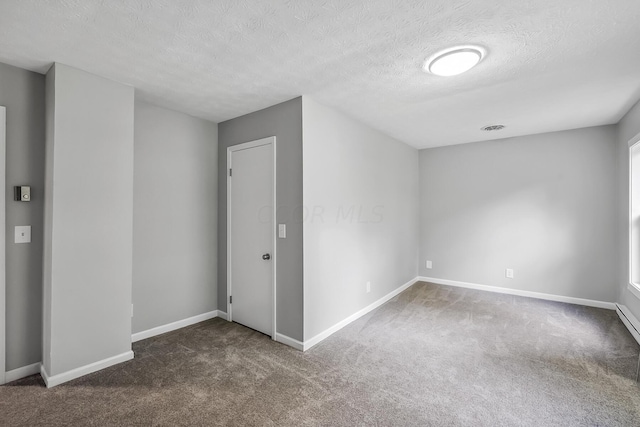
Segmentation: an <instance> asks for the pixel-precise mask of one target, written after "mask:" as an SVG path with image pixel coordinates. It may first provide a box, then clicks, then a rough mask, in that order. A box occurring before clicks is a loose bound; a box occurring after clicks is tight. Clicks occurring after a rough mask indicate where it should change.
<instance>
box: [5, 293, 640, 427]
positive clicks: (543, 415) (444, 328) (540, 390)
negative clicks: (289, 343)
mask: <svg viewBox="0 0 640 427" xmlns="http://www.w3.org/2000/svg"><path fill="white" fill-rule="evenodd" d="M134 351H135V353H136V357H135V359H134V360H132V361H130V362H126V363H123V364H120V365H118V366H114V367H111V368H109V369H106V370H104V371H101V372H97V373H95V374H92V375H88V376H86V377H83V378H80V379H78V380H75V381H72V382H69V383H67V384H64V385H61V386H58V387H55V388H53V389H46V388H44V386H43V383H42V380H41V379H40V377H39V376H32V377H29V378H25V379H23V380H20V381H17V382H14V383H11V384H9V385H7V386H4V387H0V424H1V425H11V426H36V425H48V426H49V425H98V426H103V425H112V426H123V425H167V426H169V425H171V426H173V425H194V426H200V425H202V426H204V425H237V426H246V425H266V426H288V425H291V426H299V425H326V426H338V425H361V426H364V425H366V426H376V425H377V426H407V425H417V426H430V425H434V426H449V425H451V426H457V425H461V426H501V425H505V426H547V425H548V426H574V425H580V426H596V425H597V426H638V425H640V387H638V385H637V384H636V383H635V368H636V362H637V358H638V345H637V344H636V343H635V341H634V340H633V338H632V337H631V336H630V335H629V333H628V332H627V330H626V329H625V327H624V325H623V324H622V323H621V322H620V321H619V319H618V318H617V315H616V313H615V312H614V311H609V310H602V309H595V308H587V307H581V306H576V305H570V304H563V303H554V302H548V301H540V300H534V299H529V298H522V297H514V296H509V295H500V294H493V293H485V292H480V291H473V290H466V289H458V288H452V287H447V286H439V285H434V284H429V283H418V284H416V285H414V286H413V287H411V288H410V289H408V290H407V291H405V292H403V293H402V294H401V295H399V296H398V297H396V298H395V299H393V300H392V301H390V302H389V303H387V304H385V305H384V306H382V307H381V308H379V309H378V310H375V311H374V312H372V313H369V314H368V315H366V316H364V317H362V318H361V319H359V320H358V321H356V322H354V323H353V324H351V325H349V326H348V327H346V328H344V329H342V330H341V331H339V332H338V333H336V334H334V335H333V336H331V337H330V338H329V339H327V340H326V341H324V342H322V343H320V344H319V345H317V346H316V347H314V348H312V349H311V350H309V351H308V352H306V353H302V352H299V351H296V350H293V349H290V348H288V347H286V346H284V345H281V344H278V343H275V342H273V341H271V340H270V339H269V338H268V337H266V336H264V335H262V334H260V333H257V332H254V331H252V330H250V329H247V328H244V327H242V326H239V325H237V324H233V323H228V322H226V321H223V320H221V319H213V320H211V321H207V322H203V323H200V324H198V325H194V326H192V327H188V328H185V329H182V330H179V331H175V332H172V333H169V334H165V335H162V336H158V337H155V338H151V339H148V340H145V341H141V342H138V343H136V344H134Z"/></svg>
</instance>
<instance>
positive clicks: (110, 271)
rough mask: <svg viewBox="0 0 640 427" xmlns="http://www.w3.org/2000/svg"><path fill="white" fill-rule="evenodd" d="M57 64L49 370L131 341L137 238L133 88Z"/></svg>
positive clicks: (105, 354)
mask: <svg viewBox="0 0 640 427" xmlns="http://www.w3.org/2000/svg"><path fill="white" fill-rule="evenodd" d="M54 67H55V68H54V71H50V73H52V72H55V74H51V75H50V76H49V78H48V79H47V84H48V85H50V84H52V85H54V87H53V95H54V99H53V100H51V99H50V98H49V99H47V103H48V105H47V106H48V107H51V106H53V109H54V110H53V111H49V112H48V113H47V120H48V121H49V123H48V126H47V136H46V144H47V169H46V182H47V188H48V194H47V199H46V204H45V217H46V221H45V231H44V239H45V245H46V246H47V248H48V249H47V251H46V256H45V274H44V289H45V293H46V296H45V305H46V307H45V316H44V319H43V321H44V328H43V329H44V331H43V335H44V346H45V347H44V348H43V353H44V354H45V355H47V357H45V359H44V369H45V371H46V372H47V374H48V375H50V376H55V375H58V374H62V373H65V372H68V371H70V370H73V369H75V368H79V367H83V366H86V365H89V364H91V363H94V362H98V361H101V360H104V359H107V358H109V357H113V356H117V355H121V354H124V353H127V352H128V351H130V350H131V291H132V289H131V280H132V240H133V133H134V132H133V114H134V110H133V108H134V104H133V103H134V91H133V88H132V87H129V86H124V85H121V84H119V83H116V82H113V81H110V80H106V79H103V78H101V77H98V76H94V75H91V74H89V73H86V72H83V71H80V70H77V69H74V68H71V67H67V66H64V65H61V64H55V65H54ZM48 89H51V86H49V88H48ZM51 94H52V93H51V92H50V91H47V95H48V96H50V95H51ZM51 104H53V105H51ZM51 120H53V124H51V122H50V121H51ZM51 154H52V155H53V156H50V155H51ZM49 355H50V358H49Z"/></svg>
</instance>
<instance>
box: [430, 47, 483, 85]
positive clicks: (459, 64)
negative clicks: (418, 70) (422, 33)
mask: <svg viewBox="0 0 640 427" xmlns="http://www.w3.org/2000/svg"><path fill="white" fill-rule="evenodd" d="M483 57H484V50H483V49H481V48H479V47H475V46H460V47H454V48H451V49H447V50H444V51H442V52H438V53H437V54H435V55H433V56H432V57H430V58H429V59H428V60H427V61H426V63H425V66H424V69H425V70H426V71H429V72H430V73H431V74H435V75H437V76H444V77H449V76H456V75H458V74H462V73H464V72H465V71H469V70H470V69H472V68H473V67H475V66H476V65H478V62H480V61H481V60H482V58H483Z"/></svg>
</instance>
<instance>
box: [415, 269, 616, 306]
mask: <svg viewBox="0 0 640 427" xmlns="http://www.w3.org/2000/svg"><path fill="white" fill-rule="evenodd" d="M418 279H419V280H420V281H421V282H430V283H436V284H438V285H449V286H456V287H459V288H468V289H477V290H480V291H488V292H496V293H499V294H509V295H518V296H521V297H529V298H537V299H544V300H548V301H557V302H566V303H569V304H577V305H585V306H588V307H597V308H606V309H608V310H615V309H616V304H615V303H613V302H605V301H596V300H591V299H584V298H574V297H565V296H562V295H553V294H545V293H542V292H532V291H522V290H519V289H509V288H501V287H498V286H489V285H479V284H477V283H469V282H458V281H456V280H447V279H437V278H435V277H424V276H420V277H418Z"/></svg>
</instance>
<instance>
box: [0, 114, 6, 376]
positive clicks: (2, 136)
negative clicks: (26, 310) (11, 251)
mask: <svg viewBox="0 0 640 427" xmlns="http://www.w3.org/2000/svg"><path fill="white" fill-rule="evenodd" d="M6 130H7V109H6V108H5V107H0V242H2V244H0V384H4V383H5V380H6V377H5V374H6V371H7V364H6V347H5V336H6V335H5V330H6V324H5V322H6V307H7V303H6V291H5V280H6V273H5V272H6V269H5V268H6V257H5V251H6V245H7V243H6V242H7V239H6V236H5V232H6V230H5V215H6V210H5V205H6V199H5V181H6V178H7V175H6V174H7V163H6V153H7V150H6V148H7V141H6V137H7V132H6Z"/></svg>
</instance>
